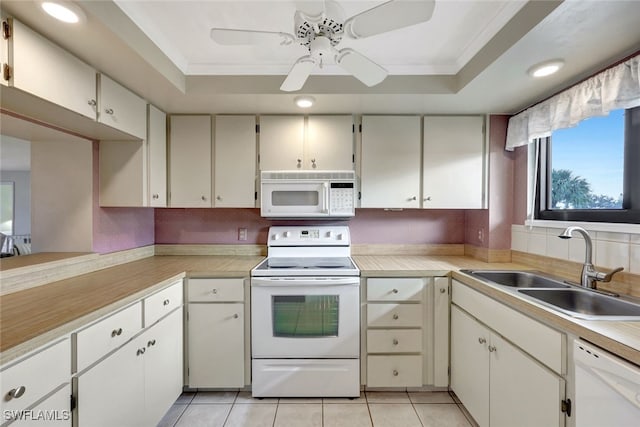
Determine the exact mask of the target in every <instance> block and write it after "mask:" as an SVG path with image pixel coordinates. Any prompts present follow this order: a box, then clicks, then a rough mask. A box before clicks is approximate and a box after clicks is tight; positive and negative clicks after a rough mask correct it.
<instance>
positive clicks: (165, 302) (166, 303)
mask: <svg viewBox="0 0 640 427" xmlns="http://www.w3.org/2000/svg"><path fill="white" fill-rule="evenodd" d="M170 303H171V301H170V300H169V299H166V300H164V301H162V305H169V304H170Z"/></svg>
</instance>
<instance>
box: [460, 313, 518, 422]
mask: <svg viewBox="0 0 640 427" xmlns="http://www.w3.org/2000/svg"><path fill="white" fill-rule="evenodd" d="M489 339H490V333H489V330H488V329H487V328H485V327H484V326H482V325H481V324H480V323H478V322H477V321H476V320H475V319H474V318H472V317H471V316H469V315H468V314H466V313H465V312H463V311H462V310H460V309H459V308H458V307H456V306H455V305H454V306H451V389H452V390H453V391H454V392H455V393H456V395H457V396H458V398H459V399H460V401H461V402H462V404H463V405H464V407H465V408H466V409H467V410H468V411H469V413H470V414H471V416H473V418H474V419H475V420H476V422H477V423H478V424H479V425H480V427H487V426H489V351H488V350H487V348H488V345H489ZM510 389H511V388H510V387H508V388H507V390H510ZM520 398H523V396H520ZM523 400H524V401H525V402H526V399H523ZM513 425H518V423H515V424H513Z"/></svg>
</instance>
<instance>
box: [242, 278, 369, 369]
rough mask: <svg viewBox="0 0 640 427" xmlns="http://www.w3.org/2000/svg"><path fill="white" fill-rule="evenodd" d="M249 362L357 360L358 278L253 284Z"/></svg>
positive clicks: (266, 280)
mask: <svg viewBox="0 0 640 427" xmlns="http://www.w3.org/2000/svg"><path fill="white" fill-rule="evenodd" d="M251 347H252V357H253V358H316V359H321V358H357V357H359V354H360V351H359V350H360V285H359V280H358V278H357V277H346V278H345V277H321V278H319V277H304V278H302V277H300V278H294V277H280V278H273V277H269V278H252V279H251Z"/></svg>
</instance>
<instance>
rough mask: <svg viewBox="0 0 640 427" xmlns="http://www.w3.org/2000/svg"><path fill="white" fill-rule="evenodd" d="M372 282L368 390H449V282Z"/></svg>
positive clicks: (369, 290)
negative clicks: (402, 388) (445, 388)
mask: <svg viewBox="0 0 640 427" xmlns="http://www.w3.org/2000/svg"><path fill="white" fill-rule="evenodd" d="M366 283H367V285H366V301H367V304H366V317H367V321H366V325H367V330H366V353H367V357H366V362H367V363H366V386H367V387H422V386H423V385H433V386H436V387H446V386H448V384H449V377H448V373H447V372H448V367H449V360H448V359H449V357H448V354H449V278H448V277H401V278H391V277H389V278H386V277H385V278H382V277H380V278H368V279H367V282H366Z"/></svg>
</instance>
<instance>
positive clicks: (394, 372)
mask: <svg viewBox="0 0 640 427" xmlns="http://www.w3.org/2000/svg"><path fill="white" fill-rule="evenodd" d="M398 375H399V372H398V371H397V370H395V369H394V370H393V376H394V377H397V376H398Z"/></svg>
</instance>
